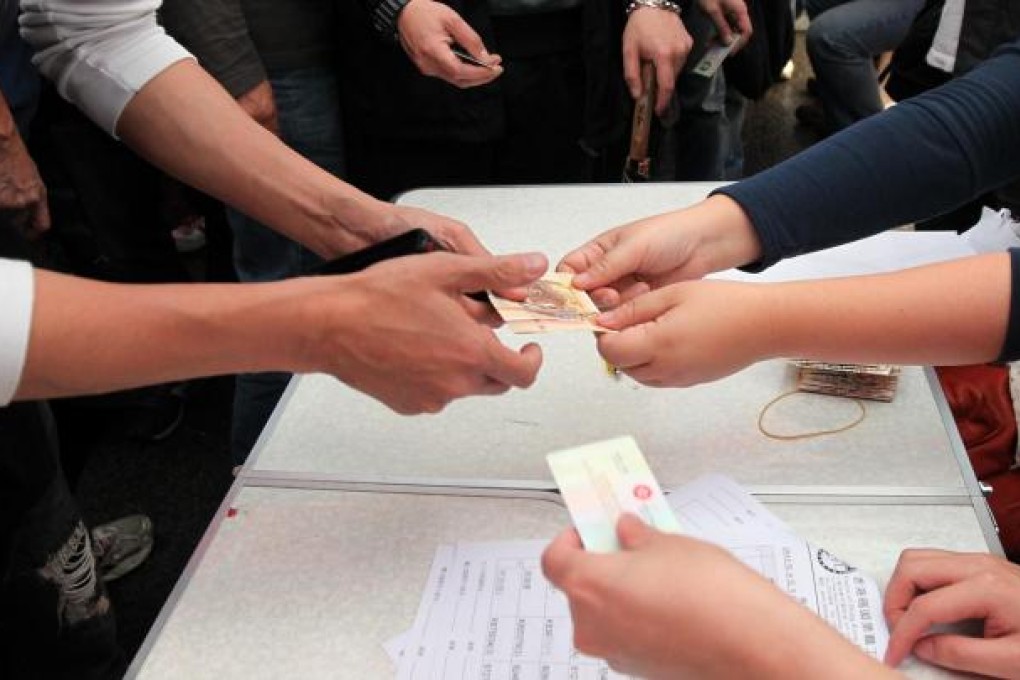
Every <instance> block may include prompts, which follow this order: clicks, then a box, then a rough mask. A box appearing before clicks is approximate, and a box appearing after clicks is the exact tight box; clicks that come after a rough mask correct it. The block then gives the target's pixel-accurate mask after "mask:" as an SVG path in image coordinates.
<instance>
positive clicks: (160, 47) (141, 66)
mask: <svg viewBox="0 0 1020 680" xmlns="http://www.w3.org/2000/svg"><path fill="white" fill-rule="evenodd" d="M159 5H160V2H159V0H91V1H87V0H75V1H70V2H69V1H68V0H22V3H21V8H22V14H21V18H20V21H21V34H22V36H23V37H24V38H25V40H27V41H28V42H29V43H30V44H31V45H32V46H33V47H34V48H35V50H36V54H35V57H34V59H33V62H34V63H35V65H36V66H37V67H38V68H39V70H40V71H41V72H42V73H43V75H45V76H46V77H47V78H49V79H50V80H52V81H53V82H54V83H55V84H56V86H57V90H58V91H59V92H60V94H61V95H62V96H63V97H64V98H65V99H67V100H68V101H70V102H72V103H73V104H75V105H76V106H77V107H78V108H80V109H81V110H82V111H84V112H85V114H86V115H88V116H89V118H91V119H92V120H94V121H95V122H96V123H97V124H98V125H100V126H101V127H102V128H103V129H104V130H106V131H107V132H108V133H110V134H111V135H114V136H116V128H117V121H118V120H119V119H120V115H121V113H122V112H123V111H124V108H125V107H126V106H127V105H128V102H130V101H131V98H132V97H134V96H135V94H137V93H138V91H139V90H140V89H142V87H144V86H145V84H146V83H148V82H149V81H150V80H152V79H153V78H155V77H156V76H157V75H159V73H161V72H162V71H163V70H165V69H166V68H167V67H169V66H171V65H172V64H175V63H177V62H178V61H181V60H182V59H187V58H189V57H190V56H191V55H190V54H189V53H188V51H187V50H185V49H184V48H183V47H181V46H180V44H178V43H177V42H176V41H175V40H173V39H172V38H171V37H170V36H168V35H167V34H166V32H165V31H164V30H163V28H162V27H161V26H159V24H158V23H157V21H156V9H158V7H159Z"/></svg>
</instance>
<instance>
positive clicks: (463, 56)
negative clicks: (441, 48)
mask: <svg viewBox="0 0 1020 680" xmlns="http://www.w3.org/2000/svg"><path fill="white" fill-rule="evenodd" d="M450 51H452V52H453V53H454V54H455V55H456V56H457V58H458V59H460V60H461V61H463V62H466V63H468V64H474V65H475V66H481V67H482V68H487V69H491V70H493V71H495V70H496V66H495V65H494V64H486V63H485V62H484V61H482V60H481V59H478V58H476V57H472V56H471V55H470V54H468V53H467V52H465V51H464V49H463V48H462V47H458V46H457V45H450Z"/></svg>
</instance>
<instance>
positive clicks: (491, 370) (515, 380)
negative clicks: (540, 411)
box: [485, 331, 542, 387]
mask: <svg viewBox="0 0 1020 680" xmlns="http://www.w3.org/2000/svg"><path fill="white" fill-rule="evenodd" d="M487 349H488V353H489V361H488V364H487V366H486V369H485V375H487V376H488V377H489V378H492V379H493V380H498V381H499V382H502V383H506V384H507V385H512V386H514V387H530V386H531V384H532V383H534V382H535V377H536V376H537V375H538V369H539V368H541V367H542V350H541V348H539V346H538V345H536V344H534V343H529V344H527V345H525V346H524V347H522V348H521V350H520V351H516V350H513V349H511V348H509V347H507V346H506V345H504V344H503V343H501V342H500V341H499V340H498V339H497V338H496V336H495V335H493V334H492V332H491V331H489V340H488V341H487Z"/></svg>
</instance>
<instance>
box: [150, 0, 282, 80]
mask: <svg viewBox="0 0 1020 680" xmlns="http://www.w3.org/2000/svg"><path fill="white" fill-rule="evenodd" d="M160 17H161V20H162V23H163V27H164V28H165V29H166V31H167V33H169V34H170V35H172V36H173V37H174V38H176V39H177V40H178V41H179V42H180V43H181V44H182V45H184V46H185V47H186V48H187V49H188V50H189V51H190V52H191V53H192V54H194V55H195V56H196V57H197V58H198V61H199V63H200V64H202V66H203V68H205V69H206V70H207V71H209V73H211V74H212V76H213V77H214V78H215V79H216V80H217V81H219V83H220V84H221V85H223V87H224V88H226V90H227V91H228V92H229V93H230V94H231V96H233V97H235V98H237V97H240V96H241V95H243V94H245V93H246V92H248V91H250V90H251V89H252V88H253V87H255V86H256V85H258V84H259V83H261V82H262V81H264V80H265V79H266V71H265V69H264V68H263V65H262V61H261V60H260V59H259V55H258V52H257V51H256V50H255V45H254V44H253V43H252V40H251V37H250V36H249V34H248V24H247V22H246V21H245V18H244V11H243V10H242V7H241V0H164V2H163V9H162V10H161V13H160Z"/></svg>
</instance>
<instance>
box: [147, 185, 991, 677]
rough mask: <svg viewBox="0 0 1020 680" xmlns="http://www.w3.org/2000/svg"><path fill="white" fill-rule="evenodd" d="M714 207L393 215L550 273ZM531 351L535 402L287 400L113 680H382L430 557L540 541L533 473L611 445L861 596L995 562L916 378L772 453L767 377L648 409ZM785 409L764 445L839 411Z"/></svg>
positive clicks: (653, 395)
mask: <svg viewBox="0 0 1020 680" xmlns="http://www.w3.org/2000/svg"><path fill="white" fill-rule="evenodd" d="M714 186H716V185H712V184H701V183H694V184H672V185H663V184H654V185H640V186H631V187H622V186H619V185H613V186H577V187H571V186H567V187H524V188H520V187H514V188H484V189H469V190H457V189H449V190H427V191H415V192H411V193H409V194H406V195H404V196H403V197H401V199H400V202H401V203H403V204H407V205H416V206H421V207H426V208H430V209H433V210H436V211H438V212H443V213H446V214H449V215H452V216H454V217H458V218H460V219H462V220H464V221H466V222H467V223H469V224H470V225H471V226H472V227H473V228H474V229H475V231H476V232H477V233H478V234H479V235H480V236H481V237H482V239H483V240H484V241H485V242H486V244H487V245H488V246H489V247H491V248H492V249H493V250H494V251H497V252H506V251H514V250H530V249H535V248H541V249H543V250H545V251H546V252H547V253H548V254H549V256H550V258H551V259H552V260H553V261H555V259H556V258H557V257H559V256H560V255H561V254H562V253H564V252H566V251H567V250H569V249H570V248H572V247H574V246H576V245H578V244H579V243H581V242H582V241H583V240H585V239H586V238H588V237H590V236H591V235H593V234H595V233H597V232H599V231H601V230H603V229H605V228H608V227H610V226H613V225H616V224H620V223H623V222H627V221H629V220H633V219H636V218H639V217H642V216H645V215H648V214H653V213H656V212H662V211H666V210H670V209H674V208H678V207H682V206H683V205H686V204H689V203H691V202H693V201H695V200H697V199H699V198H701V197H703V196H704V195H705V194H706V193H707V192H708V191H709V190H710V189H711V188H712V187H714ZM502 337H504V338H505V339H506V341H507V342H509V343H512V344H513V343H519V342H520V339H519V338H517V337H514V336H510V335H503V336H502ZM540 342H541V343H542V345H543V349H544V351H545V355H546V361H545V365H544V367H543V370H542V373H541V374H540V377H539V380H538V382H537V384H536V385H535V386H534V387H533V388H531V389H530V390H527V391H515V392H513V393H511V394H509V395H505V396H503V397H499V398H485V399H481V398H479V399H470V400H463V401H459V402H457V403H455V404H453V405H451V406H450V407H449V408H448V409H447V410H446V411H444V412H443V413H442V414H440V415H438V416H422V417H416V418H406V417H399V416H396V415H394V414H392V413H391V412H389V411H388V410H387V409H386V408H385V407H383V406H381V405H379V404H378V403H376V402H374V401H372V400H371V399H369V398H367V397H365V396H364V395H361V394H359V393H357V392H355V391H353V390H350V389H348V388H346V387H345V386H343V385H342V384H340V383H338V382H337V381H335V380H333V379H332V378H328V377H325V376H317V375H311V376H304V377H301V378H299V379H296V380H295V381H293V382H292V384H291V387H290V389H289V390H288V394H287V396H286V398H285V400H284V401H283V402H281V404H280V406H279V407H278V409H277V411H276V413H275V414H274V417H273V420H272V421H271V422H270V424H269V425H268V426H267V428H266V431H265V432H264V433H263V436H262V438H261V439H260V440H259V443H258V445H257V447H256V451H255V452H254V453H253V455H252V457H251V458H250V459H249V462H248V464H247V465H246V467H245V470H244V471H243V472H242V474H241V476H240V477H239V479H238V480H237V482H236V483H235V485H234V487H233V489H232V490H231V493H230V496H228V498H227V499H226V501H225V502H224V506H223V507H222V508H221V510H220V512H219V513H218V514H217V518H216V519H215V520H214V523H213V525H212V526H211V527H210V529H209V530H208V532H207V533H206V536H205V538H204V539H203V541H202V544H201V545H200V546H199V549H198V550H197V551H196V554H195V556H194V557H193V558H192V561H191V563H190V564H189V566H188V568H187V570H186V571H185V573H184V575H183V576H182V577H181V580H180V581H179V583H178V585H177V588H176V589H175V591H174V593H173V595H172V596H171V598H170V600H169V601H168V603H167V605H166V606H165V608H164V610H163V612H162V613H161V616H160V619H159V620H158V621H157V622H156V624H155V625H154V626H153V630H152V631H151V632H150V635H149V637H148V639H147V640H146V643H145V645H144V646H143V648H142V650H141V651H140V652H139V654H138V656H137V657H136V659H135V662H134V664H133V665H132V668H131V670H130V671H129V676H130V677H135V676H137V677H142V678H150V679H151V678H179V677H187V678H226V677H238V678H241V677H243V678H277V677H309V678H312V677H316V678H317V677H357V678H377V677H389V676H390V675H391V674H392V672H393V670H392V665H391V664H390V662H389V660H388V658H387V656H386V655H385V653H384V651H383V649H382V647H381V644H382V643H383V642H385V641H386V640H388V639H390V638H391V637H393V636H395V635H397V634H398V633H401V632H402V631H404V630H406V629H407V628H408V627H410V625H411V623H412V620H413V618H414V613H415V611H416V608H417V605H418V601H419V598H420V596H421V587H422V585H423V584H424V581H425V577H426V575H427V573H428V568H429V565H430V564H431V560H432V557H433V554H434V551H435V548H436V546H437V545H438V544H440V543H444V542H452V541H456V540H507V539H519V538H550V537H552V536H553V535H555V534H556V533H557V532H558V531H559V530H560V529H562V528H563V527H564V526H566V525H567V524H568V523H569V518H568V516H567V514H566V512H565V510H564V509H563V508H562V506H561V505H560V504H559V498H558V496H557V495H556V494H554V493H551V492H549V491H547V489H550V488H552V482H551V478H550V476H549V473H548V470H547V468H546V465H545V461H544V454H545V453H548V452H550V451H553V450H557V449H561V448H565V447H570V446H576V445H579V444H584V443H590V442H592V441H595V440H598V439H603V438H608V437H613V436H618V435H621V434H630V435H633V436H634V437H635V438H636V439H637V440H638V442H639V444H640V446H641V448H642V450H644V452H645V453H646V455H647V457H648V458H649V461H650V463H651V466H652V468H653V469H654V470H655V472H656V474H657V476H658V477H659V479H660V481H661V482H662V484H663V486H664V487H667V488H668V487H673V486H677V485H680V484H683V483H686V482H688V481H690V480H692V479H694V478H696V477H697V476H699V475H701V474H702V473H705V472H721V473H724V474H728V475H730V476H731V477H733V478H735V479H736V480H737V481H738V482H741V483H742V484H744V485H746V486H748V487H750V488H751V490H753V491H756V492H757V493H758V497H759V499H760V500H762V501H763V502H765V503H766V505H768V506H769V507H770V509H771V510H772V511H773V512H775V513H776V514H777V515H779V516H780V517H781V518H782V519H784V520H785V521H787V522H788V523H789V524H790V525H791V526H792V527H793V528H794V529H795V530H796V531H797V532H798V533H799V534H800V535H802V536H803V537H805V538H807V539H809V540H811V541H812V542H814V543H816V544H818V545H821V546H825V547H826V548H828V549H830V550H831V551H832V552H834V553H835V554H837V555H839V556H841V557H843V558H844V559H846V560H848V561H849V562H851V563H853V564H855V565H856V566H858V567H859V568H861V569H862V570H863V571H865V572H867V573H869V574H870V575H872V576H874V577H875V578H876V579H877V580H878V581H879V582H880V583H881V584H884V583H885V581H886V580H887V578H888V576H889V574H890V573H891V571H892V568H893V565H894V564H895V561H896V559H897V556H898V555H899V553H900V551H901V550H902V549H903V548H905V547H909V546H935V547H941V548H946V549H951V550H964V551H982V550H988V549H991V550H993V551H996V552H1001V546H999V544H998V541H997V539H996V537H995V535H994V530H993V529H992V527H991V522H990V519H989V515H988V512H987V506H986V505H985V503H984V501H983V499H982V498H981V497H980V492H979V490H978V489H977V485H976V482H975V480H974V478H973V473H972V472H970V471H969V468H968V467H967V466H966V455H965V453H964V452H963V449H962V445H961V444H960V441H959V436H958V435H957V434H956V432H955V428H954V427H953V426H952V421H951V416H950V415H949V413H948V410H947V408H946V405H945V400H944V398H943V397H942V394H941V390H940V389H938V385H937V382H936V381H934V379H933V374H932V373H931V371H930V369H924V370H922V369H920V368H916V367H913V368H907V369H905V371H904V373H903V376H902V378H901V383H900V388H899V393H898V395H897V398H896V400H895V401H894V402H893V403H892V404H878V403H874V404H873V403H868V404H867V409H868V412H867V418H866V419H865V421H864V423H862V424H861V425H860V426H859V427H857V428H854V429H853V430H850V431H848V432H846V433H843V434H840V435H835V436H831V437H821V438H817V439H813V440H806V441H801V442H777V441H774V440H770V439H767V438H766V437H764V436H763V435H762V434H761V433H760V432H759V431H758V428H757V418H758V413H759V412H760V409H761V408H762V406H764V405H765V404H766V403H767V402H768V401H769V399H771V398H772V397H774V396H776V395H777V394H780V393H782V392H783V391H785V390H787V389H788V388H789V387H790V386H791V377H792V376H791V374H790V371H789V369H788V368H787V367H786V365H785V364H784V363H783V362H765V363H762V364H759V365H756V366H753V367H751V368H749V369H747V370H746V371H743V372H741V373H739V374H737V375H735V376H732V377H731V378H729V379H726V380H723V381H720V382H717V383H714V384H710V385H703V386H699V387H695V388H691V389H686V390H654V389H648V388H644V387H641V386H638V385H636V384H634V383H632V382H630V381H628V380H621V381H615V380H613V379H611V378H609V377H608V376H606V375H605V374H604V372H603V371H602V368H601V364H600V361H599V359H598V357H597V355H596V353H595V351H594V347H593V343H592V340H591V337H590V336H586V335H584V334H577V335H557V336H547V337H542V338H540ZM797 398H798V399H807V400H809V401H806V402H801V403H799V404H798V403H796V402H794V401H793V400H791V401H790V402H789V403H788V404H784V405H783V408H782V409H780V408H778V407H777V408H776V410H775V412H774V413H772V414H770V415H771V416H772V417H773V418H774V419H775V420H773V421H771V426H772V427H774V428H777V429H778V428H784V429H786V428H789V429H794V430H800V429H814V428H818V427H823V426H831V425H832V424H833V423H834V422H835V423H840V422H845V420H846V419H847V418H848V417H850V418H852V416H853V415H854V413H855V412H854V411H853V410H852V409H849V410H848V405H847V403H845V402H844V401H841V400H832V399H826V398H821V397H810V396H804V397H797ZM807 404H809V408H804V406H805V405H807ZM228 507H230V508H234V509H236V513H234V512H231V513H228V512H227V508H228ZM906 670H907V672H908V675H910V676H912V677H918V678H937V677H948V674H945V673H942V672H940V671H937V670H935V669H932V668H927V667H923V666H920V665H918V664H914V665H912V666H909V667H908V668H907V669H906Z"/></svg>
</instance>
